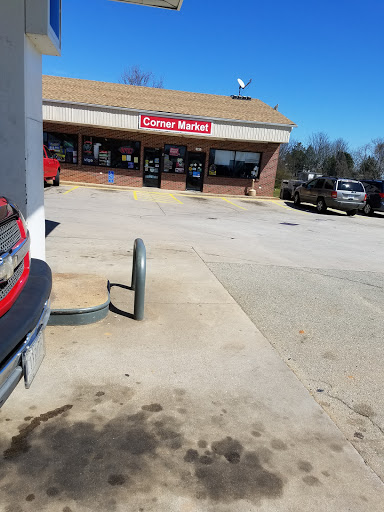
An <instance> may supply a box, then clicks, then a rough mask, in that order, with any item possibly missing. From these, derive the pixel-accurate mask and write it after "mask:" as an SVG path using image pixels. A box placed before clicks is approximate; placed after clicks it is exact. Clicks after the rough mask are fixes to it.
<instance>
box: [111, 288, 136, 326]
mask: <svg viewBox="0 0 384 512" xmlns="http://www.w3.org/2000/svg"><path fill="white" fill-rule="evenodd" d="M113 287H115V288H122V289H123V290H130V291H131V290H132V288H131V287H130V286H127V285H125V284H118V283H110V284H109V291H111V289H112V288H113ZM109 311H112V313H115V314H116V315H120V316H125V317H126V318H132V319H133V320H134V319H135V317H134V315H133V313H128V311H124V310H123V309H120V308H118V307H117V306H115V305H114V304H113V302H112V299H111V301H110V303H109Z"/></svg>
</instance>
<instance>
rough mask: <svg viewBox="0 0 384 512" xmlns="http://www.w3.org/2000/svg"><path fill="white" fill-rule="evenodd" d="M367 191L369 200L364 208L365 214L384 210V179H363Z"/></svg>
mask: <svg viewBox="0 0 384 512" xmlns="http://www.w3.org/2000/svg"><path fill="white" fill-rule="evenodd" d="M361 182H362V183H363V185H364V187H365V191H366V193H367V202H366V203H365V206H364V208H363V212H364V213H365V215H373V212H375V211H377V212H384V180H361Z"/></svg>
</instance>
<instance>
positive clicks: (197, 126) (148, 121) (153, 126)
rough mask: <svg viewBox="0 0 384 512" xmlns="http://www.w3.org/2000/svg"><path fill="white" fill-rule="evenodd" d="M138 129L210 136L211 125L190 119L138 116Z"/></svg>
mask: <svg viewBox="0 0 384 512" xmlns="http://www.w3.org/2000/svg"><path fill="white" fill-rule="evenodd" d="M139 127H140V128H144V129H147V130H161V131H164V130H166V131H171V132H187V133H199V134H204V135H210V134H211V129H212V123H209V122H207V121H192V120H191V119H174V118H171V117H157V116H144V115H140V120H139Z"/></svg>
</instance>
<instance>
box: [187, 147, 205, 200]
mask: <svg viewBox="0 0 384 512" xmlns="http://www.w3.org/2000/svg"><path fill="white" fill-rule="evenodd" d="M204 169H205V154H204V153H192V152H188V165H187V190H197V191H199V192H202V190H203V181H204Z"/></svg>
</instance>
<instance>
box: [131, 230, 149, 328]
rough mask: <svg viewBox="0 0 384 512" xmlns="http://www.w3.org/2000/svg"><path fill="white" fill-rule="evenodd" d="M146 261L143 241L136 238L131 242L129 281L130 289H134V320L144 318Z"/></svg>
mask: <svg viewBox="0 0 384 512" xmlns="http://www.w3.org/2000/svg"><path fill="white" fill-rule="evenodd" d="M146 261H147V258H146V250H145V245H144V242H143V241H142V239H141V238H136V240H135V242H134V244H133V262H132V281H131V289H132V290H134V291H135V309H134V317H135V320H143V318H144V298H145V276H146V267H147V263H146Z"/></svg>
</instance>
